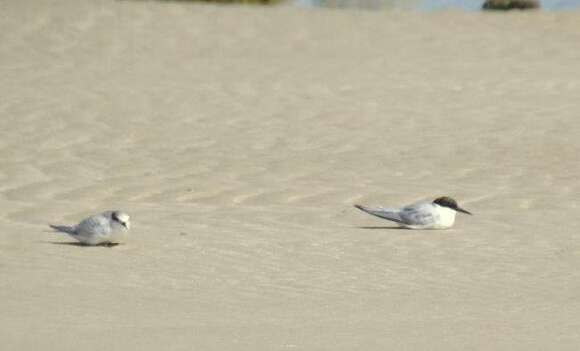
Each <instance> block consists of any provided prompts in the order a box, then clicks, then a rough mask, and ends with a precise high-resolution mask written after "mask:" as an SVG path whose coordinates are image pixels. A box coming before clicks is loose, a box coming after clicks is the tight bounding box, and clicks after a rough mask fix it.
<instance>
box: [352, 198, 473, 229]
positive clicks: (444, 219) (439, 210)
mask: <svg viewBox="0 0 580 351" xmlns="http://www.w3.org/2000/svg"><path fill="white" fill-rule="evenodd" d="M354 207H356V208H358V209H359V210H361V211H364V212H366V213H368V214H371V215H373V216H377V217H380V218H383V219H386V220H389V221H393V222H395V223H397V224H398V225H399V226H401V227H403V228H407V229H448V228H451V227H453V224H454V223H455V214H456V213H457V212H463V213H466V214H468V215H472V213H471V212H469V211H467V210H464V209H463V208H461V207H459V206H458V205H457V201H455V200H454V199H453V198H451V197H449V196H442V197H438V198H436V199H435V200H433V201H420V202H416V203H414V204H411V205H407V206H404V207H402V208H384V207H378V208H370V207H365V206H361V205H354Z"/></svg>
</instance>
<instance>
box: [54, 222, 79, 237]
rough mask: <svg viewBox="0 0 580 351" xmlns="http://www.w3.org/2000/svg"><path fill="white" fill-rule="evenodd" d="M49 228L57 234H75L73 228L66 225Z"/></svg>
mask: <svg viewBox="0 0 580 351" xmlns="http://www.w3.org/2000/svg"><path fill="white" fill-rule="evenodd" d="M50 227H51V228H52V229H54V230H56V231H57V232H61V233H67V234H73V235H74V234H76V231H75V227H69V226H68V225H52V224H50Z"/></svg>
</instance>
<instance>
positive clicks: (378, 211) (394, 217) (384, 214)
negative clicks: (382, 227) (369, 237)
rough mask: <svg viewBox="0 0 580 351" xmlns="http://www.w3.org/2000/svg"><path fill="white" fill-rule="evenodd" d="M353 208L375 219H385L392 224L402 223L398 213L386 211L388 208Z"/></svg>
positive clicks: (358, 206) (359, 206) (390, 210)
mask: <svg viewBox="0 0 580 351" xmlns="http://www.w3.org/2000/svg"><path fill="white" fill-rule="evenodd" d="M354 207H356V208H358V209H359V210H361V211H363V212H366V213H368V214H370V215H373V216H376V217H380V218H383V219H387V220H389V221H393V222H397V223H402V222H403V221H402V219H401V216H400V215H399V213H398V211H396V210H392V209H388V208H381V207H379V208H369V207H365V206H361V205H354Z"/></svg>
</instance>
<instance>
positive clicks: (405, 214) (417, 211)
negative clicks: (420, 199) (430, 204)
mask: <svg viewBox="0 0 580 351" xmlns="http://www.w3.org/2000/svg"><path fill="white" fill-rule="evenodd" d="M399 216H400V218H401V221H402V222H403V223H407V224H413V225H428V224H433V223H435V222H436V221H437V218H436V216H435V215H434V213H433V212H432V211H429V209H424V208H422V207H405V208H404V209H403V210H402V211H401V212H400V213H399Z"/></svg>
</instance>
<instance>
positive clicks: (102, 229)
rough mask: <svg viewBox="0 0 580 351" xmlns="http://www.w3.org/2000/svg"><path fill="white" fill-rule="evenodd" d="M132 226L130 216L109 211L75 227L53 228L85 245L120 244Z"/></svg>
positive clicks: (83, 221) (87, 219) (85, 220)
mask: <svg viewBox="0 0 580 351" xmlns="http://www.w3.org/2000/svg"><path fill="white" fill-rule="evenodd" d="M130 226H131V224H130V222H129V215H128V214H126V213H123V212H120V211H107V212H103V213H100V214H97V215H94V216H91V217H88V218H85V219H83V220H82V221H81V222H80V223H79V224H77V225H76V226H73V227H68V226H55V225H51V227H52V228H53V229H55V230H57V231H59V232H63V233H67V234H69V235H70V236H71V237H73V238H75V239H76V240H78V241H79V242H81V243H82V244H84V245H102V244H119V243H122V242H124V241H125V239H126V236H127V232H128V231H129V228H130Z"/></svg>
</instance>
